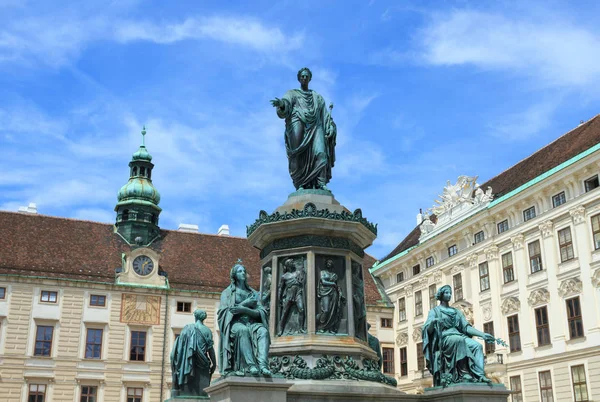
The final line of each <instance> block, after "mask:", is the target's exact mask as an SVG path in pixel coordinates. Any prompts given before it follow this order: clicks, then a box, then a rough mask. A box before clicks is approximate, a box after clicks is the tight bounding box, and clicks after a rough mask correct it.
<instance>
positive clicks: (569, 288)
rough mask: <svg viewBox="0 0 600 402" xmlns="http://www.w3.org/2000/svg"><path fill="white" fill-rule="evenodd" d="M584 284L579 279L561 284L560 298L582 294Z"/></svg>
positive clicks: (567, 280)
mask: <svg viewBox="0 0 600 402" xmlns="http://www.w3.org/2000/svg"><path fill="white" fill-rule="evenodd" d="M582 285H583V284H582V283H581V280H580V279H579V278H569V279H565V280H564V281H562V282H561V284H560V287H559V288H558V294H559V295H560V297H568V296H572V295H576V294H580V293H581V288H582Z"/></svg>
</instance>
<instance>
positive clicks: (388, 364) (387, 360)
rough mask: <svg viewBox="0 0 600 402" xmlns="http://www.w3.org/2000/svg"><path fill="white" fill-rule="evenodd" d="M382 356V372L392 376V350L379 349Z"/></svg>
mask: <svg viewBox="0 0 600 402" xmlns="http://www.w3.org/2000/svg"><path fill="white" fill-rule="evenodd" d="M381 354H382V355H383V372H384V373H386V374H394V348H381Z"/></svg>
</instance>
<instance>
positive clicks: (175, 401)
mask: <svg viewBox="0 0 600 402" xmlns="http://www.w3.org/2000/svg"><path fill="white" fill-rule="evenodd" d="M198 401H210V397H209V396H173V397H171V398H169V399H165V402H198Z"/></svg>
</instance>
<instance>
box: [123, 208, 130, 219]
mask: <svg viewBox="0 0 600 402" xmlns="http://www.w3.org/2000/svg"><path fill="white" fill-rule="evenodd" d="M121 220H122V221H127V220H129V210H128V209H124V210H123V213H122V214H121Z"/></svg>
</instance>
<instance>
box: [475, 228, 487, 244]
mask: <svg viewBox="0 0 600 402" xmlns="http://www.w3.org/2000/svg"><path fill="white" fill-rule="evenodd" d="M473 240H474V243H475V244H477V243H481V242H482V241H484V240H485V233H483V230H481V231H479V232H477V233H475V236H474V238H473Z"/></svg>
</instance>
